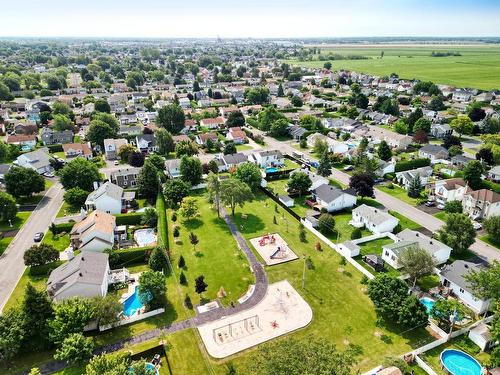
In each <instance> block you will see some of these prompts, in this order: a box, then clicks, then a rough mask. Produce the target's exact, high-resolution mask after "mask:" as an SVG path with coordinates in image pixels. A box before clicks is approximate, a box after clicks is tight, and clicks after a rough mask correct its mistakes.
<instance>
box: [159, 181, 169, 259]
mask: <svg viewBox="0 0 500 375" xmlns="http://www.w3.org/2000/svg"><path fill="white" fill-rule="evenodd" d="M156 212H157V213H158V245H160V246H162V247H163V248H165V249H166V250H168V226H167V212H166V207H165V198H164V197H163V194H162V193H161V191H160V192H159V193H158V196H157V198H156Z"/></svg>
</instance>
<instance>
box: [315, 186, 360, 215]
mask: <svg viewBox="0 0 500 375" xmlns="http://www.w3.org/2000/svg"><path fill="white" fill-rule="evenodd" d="M311 194H312V197H313V199H314V200H315V201H316V203H317V204H318V205H319V206H321V207H322V208H325V209H326V210H327V211H328V212H335V211H341V210H343V209H346V208H352V207H354V206H355V205H356V200H357V198H356V192H355V191H354V190H352V189H346V190H341V189H339V188H337V187H334V186H331V185H329V184H323V185H320V186H318V187H317V188H316V189H314V190H311Z"/></svg>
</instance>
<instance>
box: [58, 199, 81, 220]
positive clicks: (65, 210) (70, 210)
mask: <svg viewBox="0 0 500 375" xmlns="http://www.w3.org/2000/svg"><path fill="white" fill-rule="evenodd" d="M79 212H80V207H73V206H70V205H69V204H67V203H66V202H63V204H62V206H61V208H60V209H59V212H58V213H57V216H56V217H64V216H66V215H74V214H77V213H79Z"/></svg>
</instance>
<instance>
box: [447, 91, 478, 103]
mask: <svg viewBox="0 0 500 375" xmlns="http://www.w3.org/2000/svg"><path fill="white" fill-rule="evenodd" d="M472 96H473V94H472V92H471V91H469V90H457V91H454V92H453V96H452V99H453V100H454V101H456V102H470V101H471V100H472Z"/></svg>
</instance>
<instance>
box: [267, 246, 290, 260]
mask: <svg viewBox="0 0 500 375" xmlns="http://www.w3.org/2000/svg"><path fill="white" fill-rule="evenodd" d="M287 256H288V255H287V250H286V248H283V247H281V246H278V248H277V249H276V251H275V252H274V253H272V254H271V256H270V257H269V258H271V259H286V258H287Z"/></svg>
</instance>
